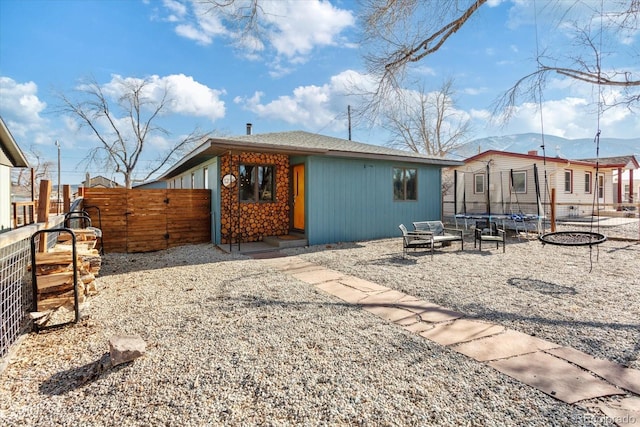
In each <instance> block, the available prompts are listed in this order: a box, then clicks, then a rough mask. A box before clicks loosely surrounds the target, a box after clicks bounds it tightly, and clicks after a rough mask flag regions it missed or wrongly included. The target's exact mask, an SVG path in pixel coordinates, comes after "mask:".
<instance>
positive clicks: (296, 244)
mask: <svg viewBox="0 0 640 427" xmlns="http://www.w3.org/2000/svg"><path fill="white" fill-rule="evenodd" d="M262 241H263V242H264V243H267V244H268V245H271V246H275V247H277V248H280V249H284V248H300V247H304V246H308V245H309V242H308V240H307V239H306V237H305V236H304V235H302V234H297V233H290V234H286V235H284V236H266V237H264V238H263V239H262Z"/></svg>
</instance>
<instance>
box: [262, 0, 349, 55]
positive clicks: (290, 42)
mask: <svg viewBox="0 0 640 427" xmlns="http://www.w3.org/2000/svg"><path fill="white" fill-rule="evenodd" d="M267 5H269V9H267V10H265V17H266V18H267V20H268V21H269V23H270V24H272V27H271V31H270V37H269V38H270V40H271V42H272V43H273V46H274V47H275V49H276V51H277V52H278V54H280V55H284V56H286V57H289V58H292V57H295V56H296V55H306V54H308V53H309V52H311V50H312V49H313V48H314V47H316V46H333V45H336V44H337V41H336V38H337V36H338V35H339V34H340V33H341V32H342V30H343V29H345V28H347V27H350V26H352V25H354V23H355V18H354V17H353V14H352V13H351V12H350V11H347V10H342V9H338V8H335V7H334V6H333V5H332V4H331V3H329V2H323V1H316V0H314V1H277V2H269V3H267Z"/></svg>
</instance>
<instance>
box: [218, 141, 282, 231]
mask: <svg viewBox="0 0 640 427" xmlns="http://www.w3.org/2000/svg"><path fill="white" fill-rule="evenodd" d="M240 164H254V165H264V166H268V165H274V166H275V167H276V170H275V185H276V200H275V201H274V202H259V203H247V202H241V203H240V204H239V205H238V187H237V186H233V187H232V188H231V189H230V190H228V189H226V188H225V187H224V186H222V188H221V200H220V204H221V208H220V209H221V213H220V234H221V238H222V243H229V237H231V239H232V240H231V241H232V242H237V239H238V235H240V238H241V240H240V241H241V242H257V241H261V240H262V238H263V237H264V236H281V235H285V234H288V233H289V223H290V219H289V157H288V156H286V155H284V154H267V153H242V154H240V155H239V156H238V155H237V154H234V155H232V156H231V166H230V164H229V155H226V156H222V157H221V164H220V175H221V176H220V179H222V177H223V176H225V175H226V174H228V173H233V174H234V175H235V176H236V177H239V165H240ZM238 208H239V209H240V215H239V216H238ZM238 217H239V218H238ZM238 222H239V223H240V224H238Z"/></svg>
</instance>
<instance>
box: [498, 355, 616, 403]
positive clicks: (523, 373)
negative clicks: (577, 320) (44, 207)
mask: <svg viewBox="0 0 640 427" xmlns="http://www.w3.org/2000/svg"><path fill="white" fill-rule="evenodd" d="M489 365H490V366H492V367H494V368H495V369H497V370H498V371H500V372H502V373H504V374H507V375H509V376H510V377H512V378H515V379H517V380H518V381H521V382H523V383H525V384H528V385H530V386H532V387H535V388H537V389H538V390H540V391H542V392H544V393H546V394H548V395H550V396H553V397H555V398H556V399H558V400H562V401H563V402H566V403H575V402H578V401H580V400H585V399H593V398H596V397H603V396H610V395H615V394H624V392H623V391H622V390H620V389H619V388H616V387H614V386H612V385H611V384H609V383H607V382H605V381H603V380H601V379H598V378H596V377H594V376H593V375H591V374H589V373H588V372H586V371H584V370H582V369H580V368H579V367H577V366H575V365H572V364H571V363H569V362H567V361H566V360H562V359H558V358H557V357H554V356H552V355H550V354H547V353H544V352H542V351H539V352H536V353H529V354H525V355H523V356H517V357H512V358H510V359H501V360H494V361H492V362H489Z"/></svg>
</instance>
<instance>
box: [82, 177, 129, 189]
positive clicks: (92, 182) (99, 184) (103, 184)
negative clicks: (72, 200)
mask: <svg viewBox="0 0 640 427" xmlns="http://www.w3.org/2000/svg"><path fill="white" fill-rule="evenodd" d="M80 186H81V187H84V188H122V186H121V185H120V184H118V183H117V182H115V181H112V180H110V179H109V178H105V177H104V176H102V175H98V176H96V177H93V178H89V177H87V179H85V180H84V181H82V184H80Z"/></svg>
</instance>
